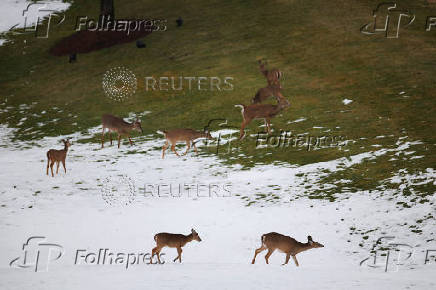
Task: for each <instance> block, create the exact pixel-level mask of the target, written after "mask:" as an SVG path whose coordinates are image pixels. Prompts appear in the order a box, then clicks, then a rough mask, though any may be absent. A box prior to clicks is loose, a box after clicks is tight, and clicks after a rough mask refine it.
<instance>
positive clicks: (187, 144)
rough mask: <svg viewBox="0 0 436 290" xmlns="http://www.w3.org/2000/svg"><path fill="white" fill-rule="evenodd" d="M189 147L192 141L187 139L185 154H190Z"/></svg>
mask: <svg viewBox="0 0 436 290" xmlns="http://www.w3.org/2000/svg"><path fill="white" fill-rule="evenodd" d="M189 148H191V141H186V152H185V153H184V154H182V155H183V156H184V155H186V154H188V150H189Z"/></svg>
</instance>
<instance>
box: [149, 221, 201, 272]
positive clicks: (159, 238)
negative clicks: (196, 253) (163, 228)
mask: <svg viewBox="0 0 436 290" xmlns="http://www.w3.org/2000/svg"><path fill="white" fill-rule="evenodd" d="M154 240H155V241H156V247H155V248H153V250H152V251H151V258H153V256H154V255H155V254H156V255H157V260H158V261H159V264H160V263H161V262H160V257H159V254H160V251H161V250H162V248H163V247H169V248H177V253H178V255H177V257H176V258H175V259H174V260H173V262H175V261H176V260H177V259H179V262H180V263H181V262H182V248H183V247H184V246H185V245H186V244H187V243H189V242H192V241H194V240H195V241H198V242H201V239H200V236H199V235H198V233H197V232H196V231H195V230H194V229H191V233H190V234H189V235H182V234H170V233H159V234H156V235H155V236H154Z"/></svg>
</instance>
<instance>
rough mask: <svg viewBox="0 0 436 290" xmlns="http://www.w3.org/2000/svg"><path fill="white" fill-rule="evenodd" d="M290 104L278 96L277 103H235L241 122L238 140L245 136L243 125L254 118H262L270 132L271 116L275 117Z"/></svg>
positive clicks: (269, 132)
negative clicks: (238, 109)
mask: <svg viewBox="0 0 436 290" xmlns="http://www.w3.org/2000/svg"><path fill="white" fill-rule="evenodd" d="M289 106H290V104H289V102H288V100H286V98H285V97H283V96H281V97H279V98H278V105H270V104H252V105H248V106H246V105H235V107H240V108H241V113H242V124H241V130H240V135H239V140H242V138H244V137H245V131H244V129H245V127H246V126H247V125H248V124H249V123H250V122H251V121H252V120H254V119H264V121H265V125H266V127H267V130H268V134H271V123H270V121H271V118H273V117H275V116H276V115H277V114H278V113H280V112H281V111H282V110H283V109H285V108H287V107H289Z"/></svg>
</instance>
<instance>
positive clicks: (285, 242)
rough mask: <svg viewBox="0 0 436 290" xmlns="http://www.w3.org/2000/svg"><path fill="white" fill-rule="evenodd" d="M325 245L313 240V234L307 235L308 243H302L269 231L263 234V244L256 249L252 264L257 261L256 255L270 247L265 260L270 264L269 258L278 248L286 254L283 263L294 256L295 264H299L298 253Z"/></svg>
mask: <svg viewBox="0 0 436 290" xmlns="http://www.w3.org/2000/svg"><path fill="white" fill-rule="evenodd" d="M323 247H324V245H322V244H320V243H318V242H315V241H313V239H312V237H311V236H308V237H307V243H301V242H299V241H297V240H295V239H294V238H291V237H289V236H285V235H282V234H279V233H274V232H272V233H268V234H264V235H262V246H261V247H260V248H259V249H256V251H255V252H254V257H253V260H252V261H251V264H254V263H255V260H256V256H257V254H259V253H260V252H262V251H263V250H266V249H268V253H267V254H266V255H265V261H266V263H267V264H268V259H269V257H270V256H271V254H272V253H273V252H274V251H275V250H276V249H278V250H279V251H281V252H283V253H285V254H286V260H285V263H284V264H283V265H286V264H287V263H288V262H289V258H290V257H291V256H292V259H294V262H295V265H297V267H298V266H299V264H298V261H297V258H296V257H295V256H296V255H297V254H298V253H301V252H303V251H307V250H310V249H314V248H323Z"/></svg>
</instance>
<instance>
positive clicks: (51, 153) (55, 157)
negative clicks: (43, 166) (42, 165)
mask: <svg viewBox="0 0 436 290" xmlns="http://www.w3.org/2000/svg"><path fill="white" fill-rule="evenodd" d="M62 142H63V143H64V149H61V150H56V149H50V150H48V151H47V175H48V168H49V167H50V169H51V176H52V177H54V174H53V165H54V164H55V162H56V165H57V167H56V174H58V172H59V162H62V165H63V166H64V170H65V173H67V168H66V167H65V158H66V157H67V152H68V148H69V147H70V146H71V143H70V140H68V139H67V140H64V139H62Z"/></svg>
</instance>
